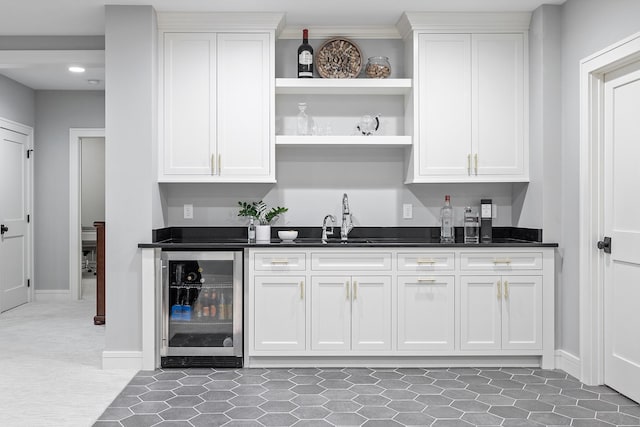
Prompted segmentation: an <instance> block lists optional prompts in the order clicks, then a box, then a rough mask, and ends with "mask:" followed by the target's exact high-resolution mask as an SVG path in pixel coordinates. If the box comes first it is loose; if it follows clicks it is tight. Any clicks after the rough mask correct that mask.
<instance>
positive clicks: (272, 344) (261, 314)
mask: <svg viewBox="0 0 640 427" xmlns="http://www.w3.org/2000/svg"><path fill="white" fill-rule="evenodd" d="M253 292H254V310H253V312H254V314H253V323H252V324H251V325H250V326H249V327H250V328H253V337H254V347H255V349H256V350H289V351H290V350H304V349H305V294H306V292H305V277H304V276H281V277H278V276H276V277H274V276H268V277H267V276H259V277H256V278H255V279H254V289H253Z"/></svg>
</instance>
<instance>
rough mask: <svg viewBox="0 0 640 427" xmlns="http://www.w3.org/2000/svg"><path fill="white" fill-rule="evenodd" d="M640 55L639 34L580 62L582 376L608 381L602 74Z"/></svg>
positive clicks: (585, 379)
mask: <svg viewBox="0 0 640 427" xmlns="http://www.w3.org/2000/svg"><path fill="white" fill-rule="evenodd" d="M638 60H640V33H636V34H634V35H632V36H630V37H627V38H625V39H623V40H621V41H619V42H617V43H615V44H613V45H611V46H609V47H607V48H605V49H603V50H601V51H599V52H597V53H595V54H593V55H591V56H588V57H586V58H584V59H583V60H582V61H580V202H579V203H580V220H579V224H580V225H579V226H580V230H579V236H580V242H579V266H580V284H579V290H580V303H579V307H580V361H581V369H580V375H581V378H580V380H581V381H582V382H584V383H586V384H590V385H596V384H603V383H604V359H605V358H604V267H605V266H604V258H603V256H602V254H601V251H600V250H598V249H597V248H596V244H595V243H596V242H597V241H598V240H600V239H602V237H603V235H604V176H603V174H602V171H603V166H604V131H603V129H604V114H603V107H604V76H605V74H606V73H608V72H611V71H614V70H616V69H618V68H621V67H623V66H625V65H628V64H630V63H632V62H635V61H638Z"/></svg>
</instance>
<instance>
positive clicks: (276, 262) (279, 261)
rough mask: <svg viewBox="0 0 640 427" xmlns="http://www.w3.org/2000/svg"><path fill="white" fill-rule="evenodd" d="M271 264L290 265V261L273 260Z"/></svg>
mask: <svg viewBox="0 0 640 427" xmlns="http://www.w3.org/2000/svg"><path fill="white" fill-rule="evenodd" d="M271 264H289V260H288V259H272V260H271Z"/></svg>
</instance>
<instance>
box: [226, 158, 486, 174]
mask: <svg viewBox="0 0 640 427" xmlns="http://www.w3.org/2000/svg"><path fill="white" fill-rule="evenodd" d="M476 169H477V166H476ZM218 175H222V154H218Z"/></svg>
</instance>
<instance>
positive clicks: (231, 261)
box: [159, 251, 243, 368]
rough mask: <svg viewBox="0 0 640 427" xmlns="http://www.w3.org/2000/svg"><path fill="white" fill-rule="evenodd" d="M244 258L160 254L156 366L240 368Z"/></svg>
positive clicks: (238, 255) (209, 253)
mask: <svg viewBox="0 0 640 427" xmlns="http://www.w3.org/2000/svg"><path fill="white" fill-rule="evenodd" d="M242 271H243V270H242V252H241V251H226V252H215V251H202V252H182V251H163V252H162V298H161V302H160V303H161V306H162V307H161V310H160V312H161V313H162V318H161V319H159V321H160V323H161V325H159V326H160V328H159V330H160V331H161V335H162V336H161V348H160V366H162V367H163V368H165V367H166V368H171V367H189V366H192V367H196V366H197V367H241V366H242Z"/></svg>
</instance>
